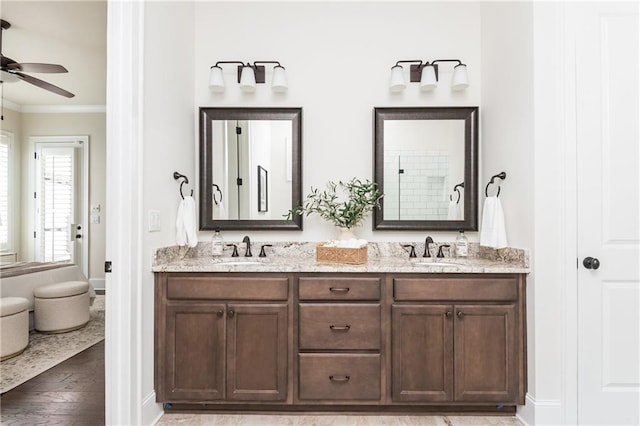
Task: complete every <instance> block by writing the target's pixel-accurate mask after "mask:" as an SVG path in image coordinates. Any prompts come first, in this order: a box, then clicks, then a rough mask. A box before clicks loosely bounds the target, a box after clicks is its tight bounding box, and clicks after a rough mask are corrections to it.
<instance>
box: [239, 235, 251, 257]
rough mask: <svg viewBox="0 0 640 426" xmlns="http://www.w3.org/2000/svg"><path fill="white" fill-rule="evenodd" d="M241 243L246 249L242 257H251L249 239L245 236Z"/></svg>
mask: <svg viewBox="0 0 640 426" xmlns="http://www.w3.org/2000/svg"><path fill="white" fill-rule="evenodd" d="M242 242H243V243H245V244H246V247H247V248H246V249H245V251H244V257H251V256H253V254H251V239H250V238H249V236H248V235H245V236H244V238H243V239H242Z"/></svg>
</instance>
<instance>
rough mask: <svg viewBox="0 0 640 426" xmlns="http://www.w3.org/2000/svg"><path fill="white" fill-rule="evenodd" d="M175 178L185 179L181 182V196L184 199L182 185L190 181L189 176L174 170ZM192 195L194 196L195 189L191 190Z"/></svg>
mask: <svg viewBox="0 0 640 426" xmlns="http://www.w3.org/2000/svg"><path fill="white" fill-rule="evenodd" d="M173 178H174V179H175V180H178V179H184V180H183V181H182V182H180V197H182V199H183V200H184V194H183V193H182V185H184V184H185V183H189V178H188V177H186V176H185V175H183V174H180V173H178V172H173ZM191 196H192V197H193V189H192V190H191Z"/></svg>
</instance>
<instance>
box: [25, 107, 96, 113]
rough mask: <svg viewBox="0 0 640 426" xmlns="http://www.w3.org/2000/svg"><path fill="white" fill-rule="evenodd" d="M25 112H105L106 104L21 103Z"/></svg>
mask: <svg viewBox="0 0 640 426" xmlns="http://www.w3.org/2000/svg"><path fill="white" fill-rule="evenodd" d="M21 112H22V113H25V114H29V113H34V114H36V113H37V114H69V113H75V114H94V113H101V112H102V113H104V112H107V106H106V105H23V106H22V108H21Z"/></svg>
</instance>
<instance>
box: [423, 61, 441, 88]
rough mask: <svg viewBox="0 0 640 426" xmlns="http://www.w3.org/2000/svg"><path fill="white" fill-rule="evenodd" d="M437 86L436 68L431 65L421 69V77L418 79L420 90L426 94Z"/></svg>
mask: <svg viewBox="0 0 640 426" xmlns="http://www.w3.org/2000/svg"><path fill="white" fill-rule="evenodd" d="M437 85H438V80H437V79H436V68H435V67H434V66H433V65H426V66H425V67H424V68H423V69H422V77H420V90H422V91H423V92H428V91H430V90H433V89H435V88H436V86H437Z"/></svg>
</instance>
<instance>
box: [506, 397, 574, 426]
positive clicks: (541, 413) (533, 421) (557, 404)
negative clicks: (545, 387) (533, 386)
mask: <svg viewBox="0 0 640 426" xmlns="http://www.w3.org/2000/svg"><path fill="white" fill-rule="evenodd" d="M562 414H563V410H562V402H561V401H559V400H555V399H540V400H536V399H535V398H534V397H533V396H531V394H529V393H528V394H527V396H526V397H525V405H524V406H521V407H518V412H517V413H516V418H517V419H518V420H520V421H521V422H522V423H524V424H525V425H527V426H528V425H560V424H565V423H564V422H563V421H562V417H563V415H562Z"/></svg>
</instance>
